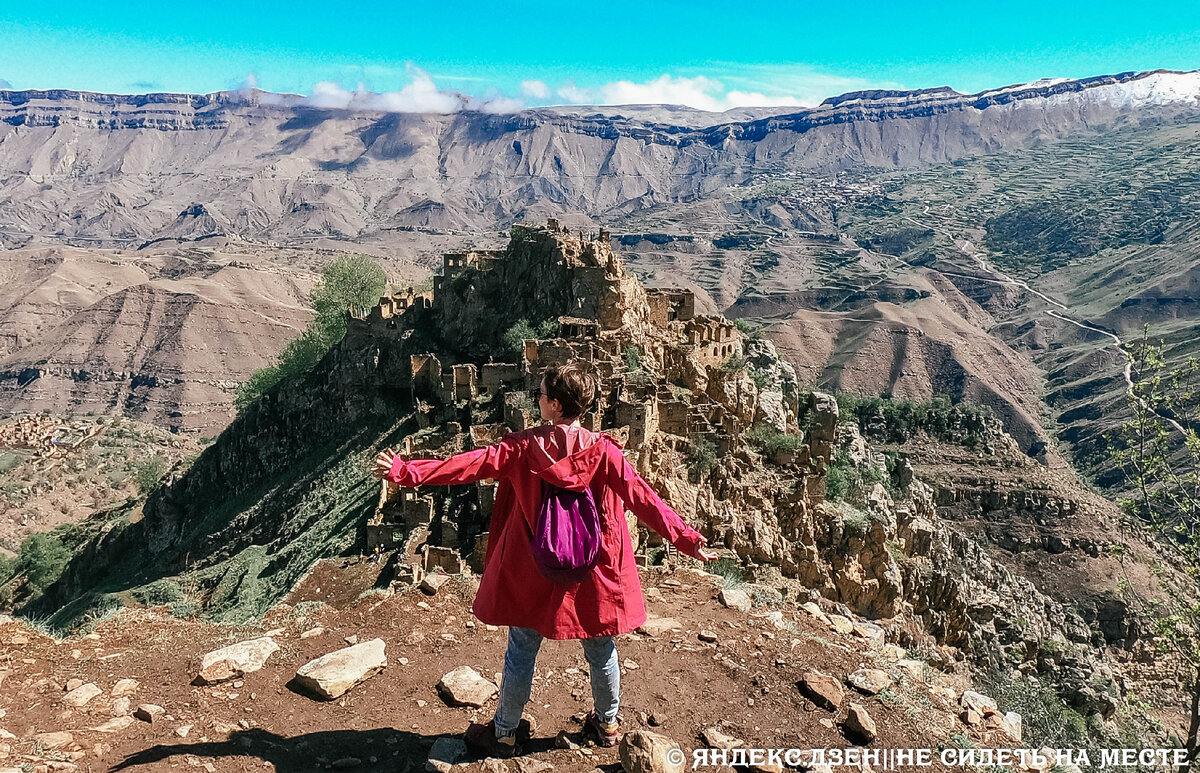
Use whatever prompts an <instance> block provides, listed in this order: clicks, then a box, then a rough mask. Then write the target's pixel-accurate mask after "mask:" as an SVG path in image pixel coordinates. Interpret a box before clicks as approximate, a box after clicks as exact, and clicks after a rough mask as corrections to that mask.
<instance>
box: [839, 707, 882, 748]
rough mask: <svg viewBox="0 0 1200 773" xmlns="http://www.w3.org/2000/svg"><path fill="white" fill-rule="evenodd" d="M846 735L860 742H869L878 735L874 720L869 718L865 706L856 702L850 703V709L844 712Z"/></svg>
mask: <svg viewBox="0 0 1200 773" xmlns="http://www.w3.org/2000/svg"><path fill="white" fill-rule="evenodd" d="M846 737H847V738H849V739H850V740H851V741H853V742H855V743H862V744H869V743H871V742H873V741H874V740H875V739H876V738H878V737H879V734H878V731H877V730H876V727H875V720H873V719H871V715H870V714H868V713H867V710H866V708H864V707H863V706H861V705H859V704H857V703H851V704H850V711H849V712H847V714H846Z"/></svg>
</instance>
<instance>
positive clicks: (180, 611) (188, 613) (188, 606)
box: [168, 599, 200, 620]
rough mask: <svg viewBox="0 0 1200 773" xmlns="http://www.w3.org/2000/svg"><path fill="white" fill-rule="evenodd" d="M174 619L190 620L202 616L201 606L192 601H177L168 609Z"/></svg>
mask: <svg viewBox="0 0 1200 773" xmlns="http://www.w3.org/2000/svg"><path fill="white" fill-rule="evenodd" d="M168 611H169V612H170V613H171V616H172V617H178V618H182V619H185V620H186V619H188V618H192V617H195V616H196V615H198V614H200V605H199V604H198V603H196V602H195V601H192V600H191V599H185V600H183V601H176V602H174V603H173V604H171V605H170V607H168Z"/></svg>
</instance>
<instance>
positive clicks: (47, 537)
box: [17, 532, 71, 595]
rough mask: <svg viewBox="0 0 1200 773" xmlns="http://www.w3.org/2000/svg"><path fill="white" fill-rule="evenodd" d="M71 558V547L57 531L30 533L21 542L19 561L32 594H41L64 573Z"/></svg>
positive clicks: (27, 586)
mask: <svg viewBox="0 0 1200 773" xmlns="http://www.w3.org/2000/svg"><path fill="white" fill-rule="evenodd" d="M70 560H71V549H70V548H69V547H67V546H66V545H64V544H63V541H62V539H60V538H59V536H58V535H57V534H56V533H55V532H46V533H43V534H33V535H30V536H29V537H27V538H26V539H25V541H24V542H23V543H21V553H20V555H19V556H18V558H17V563H18V566H19V568H20V571H22V572H24V574H25V585H26V588H27V589H28V590H29V592H30V594H31V595H40V594H41V593H42V591H44V590H45V589H46V588H48V587H50V585H52V584H53V583H54V581H55V580H57V579H58V578H59V577H60V576H61V575H62V573H63V570H64V569H66V568H67V562H68V561H70Z"/></svg>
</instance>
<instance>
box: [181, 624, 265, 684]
mask: <svg viewBox="0 0 1200 773" xmlns="http://www.w3.org/2000/svg"><path fill="white" fill-rule="evenodd" d="M278 650H279V645H278V644H276V643H275V640H274V639H272V638H271V637H270V636H263V637H261V638H258V639H250V640H248V641H243V642H238V643H237V644H230V645H229V646H228V647H222V648H221V649H218V650H213V651H212V652H209V653H208V654H206V655H204V656H203V657H201V658H200V673H199V674H197V675H196V679H195V683H196V684H201V685H204V684H217V683H219V682H225V681H228V680H230V679H236V678H237V677H239V676H244V675H245V674H250V673H253V672H255V671H258V670H260V669H261V668H262V667H263V666H264V665H265V664H266V662H267V658H269V657H271V655H273V654H275V652H277V651H278Z"/></svg>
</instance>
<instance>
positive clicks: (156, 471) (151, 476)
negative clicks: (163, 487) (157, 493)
mask: <svg viewBox="0 0 1200 773" xmlns="http://www.w3.org/2000/svg"><path fill="white" fill-rule="evenodd" d="M166 473H167V463H166V461H164V460H163V458H162V457H160V456H148V457H146V458H145V459H143V460H142V461H140V462H138V463H137V464H136V465H134V468H133V480H134V482H135V483H136V484H137V489H138V493H139V494H141V495H142V496H149V495H150V492H152V491H154V489H156V488H158V484H159V481H161V480H162V477H163V475H166Z"/></svg>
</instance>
